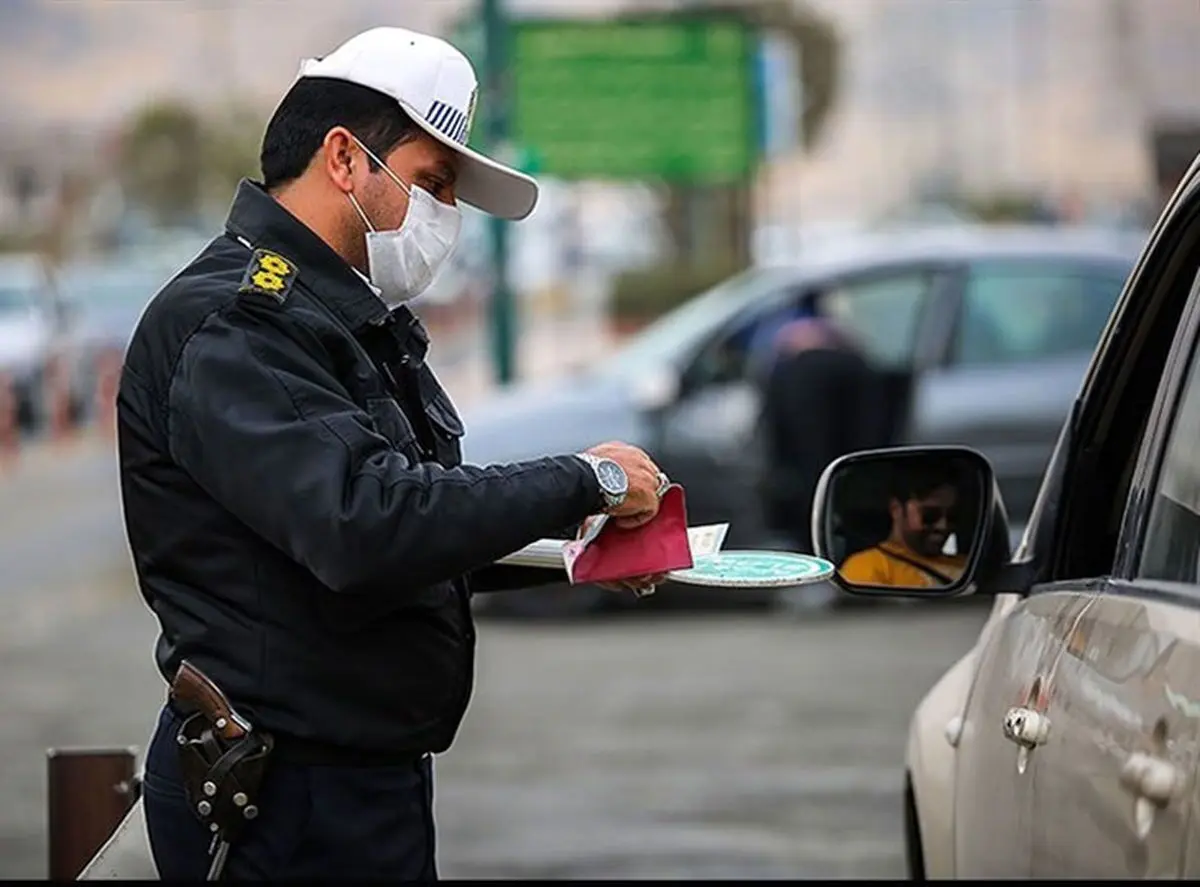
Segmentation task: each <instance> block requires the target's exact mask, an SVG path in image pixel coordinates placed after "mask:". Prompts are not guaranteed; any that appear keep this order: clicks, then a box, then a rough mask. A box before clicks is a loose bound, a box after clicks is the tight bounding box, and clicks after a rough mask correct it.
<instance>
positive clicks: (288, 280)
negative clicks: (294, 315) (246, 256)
mask: <svg viewBox="0 0 1200 887" xmlns="http://www.w3.org/2000/svg"><path fill="white" fill-rule="evenodd" d="M295 280H296V266H295V265H293V264H292V263H291V262H290V261H288V260H287V259H285V258H284V257H283V256H281V255H279V253H273V252H271V251H270V250H266V249H256V250H255V251H254V255H253V256H251V258H250V264H249V265H247V266H246V273H245V274H244V275H242V285H241V286H240V287H238V292H240V293H262V294H263V295H266V296H270V297H271V298H272V299H274V300H275V301H277V302H279V303H280V304H283V303H284V302H285V301H287V297H288V291H289V290H291V288H292V284H293V283H294V282H295Z"/></svg>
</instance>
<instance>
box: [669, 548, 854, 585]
mask: <svg viewBox="0 0 1200 887" xmlns="http://www.w3.org/2000/svg"><path fill="white" fill-rule="evenodd" d="M833 570H834V567H833V564H831V563H830V562H829V561H827V560H824V559H822V558H819V557H812V556H810V555H807V554H797V553H796V552H792V551H718V552H716V553H715V554H707V555H701V556H699V557H697V558H695V559H694V565H693V566H692V567H691V569H688V570H675V571H674V572H672V573H668V574H667V578H668V579H670V580H671V581H672V582H680V583H683V584H684V585H709V586H713V587H718V588H784V587H792V586H797V585H811V584H813V583H816V582H824V581H826V580H827V579H829V577H830V576H832V575H833Z"/></svg>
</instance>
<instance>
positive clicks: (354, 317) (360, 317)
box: [225, 179, 427, 338]
mask: <svg viewBox="0 0 1200 887" xmlns="http://www.w3.org/2000/svg"><path fill="white" fill-rule="evenodd" d="M225 228H226V230H227V231H228V232H229V233H230V234H231V235H233V236H234V237H235V238H238V239H244V240H246V241H248V242H249V243H250V244H251V245H252V246H253V248H255V249H258V248H260V247H261V248H263V249H269V250H273V251H275V252H277V253H279V254H280V255H281V256H283V257H284V258H285V259H288V260H290V261H291V262H292V264H294V265H295V266H296V267H297V268H298V269H299V270H298V272H297V276H298V277H299V279H300V280H301V281H303V282H304V283H305V285H306V287H307V289H309V290H310V291H311V292H312V293H313V294H314V295H315V296H316V297H317V298H318V299H320V300H321V302H322V303H323V304H324V305H325V306H326V307H327V308H329V310H330V311H332V312H333V313H334V314H336V315H337V316H338V318H339V319H340V320H341V321H342V322H343V323H345V324H346V326H347V327H349V328H350V330H351V331H352V332H357V331H359V330H361V329H362V328H363V327H364V326H367V325H368V324H373V325H376V326H380V325H383V324H385V323H387V322H389V319H392V320H395V321H397V322H399V325H400V326H401V327H402V328H408V327H410V326H412V325H414V324H415V325H416V326H417V327H420V321H418V320H417V318H416V316H415V315H414V314H413V313H412V312H411V311H410V310H409V309H408V308H407V307H405V306H401V307H400V308H397V309H396V310H395V311H388V307H387V305H386V304H384V302H383V300H382V299H380V298H379V296H378V295H376V294H375V292H374V290H372V288H371V285H370V283H369V282H368V281H367V279H366V278H365V277H363V276H362V275H361V274H359V272H358V271H357V270H356V269H355V268H354V267H353V266H351V265H350V264H349V263H348V262H346V260H345V259H343V258H342V257H341V256H339V255H338V254H337V253H336V252H334V250H333V248H332V247H330V246H329V244H327V243H326V242H325V241H324V240H322V239H321V238H320V237H318V236H317V234H316V233H315V232H314V231H313V230H312V229H311V228H309V227H308V226H307V225H305V224H304V223H303V222H301V221H300V220H299V219H298V218H296V217H295V216H294V215H292V214H291V213H290V212H289V211H288V210H287V208H285V207H284V206H283V204H281V203H280V202H279V201H278V200H276V199H275V198H274V197H272V196H271V195H270V194H268V193H267V192H266V190H265V189H264V188H263V186H262V185H261V184H259V183H258V182H252V181H250V180H249V179H242V181H241V182H240V183H239V184H238V189H237V193H236V194H235V195H234V198H233V205H232V206H231V207H230V209H229V218H228V219H227V220H226V222H225ZM420 333H422V334H423V333H424V329H421V330H420ZM426 338H427V337H426Z"/></svg>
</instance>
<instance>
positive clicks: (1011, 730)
mask: <svg viewBox="0 0 1200 887" xmlns="http://www.w3.org/2000/svg"><path fill="white" fill-rule="evenodd" d="M1004 735H1005V736H1006V737H1007V738H1008V739H1010V740H1011V741H1012V742H1015V743H1016V744H1017V745H1019V746H1022V747H1023V748H1036V747H1037V746H1039V745H1041V744H1042V743H1044V742H1045V741H1046V740H1047V739H1049V738H1050V719H1049V718H1048V717H1046V716H1045V715H1044V714H1042V713H1041V712H1040V711H1038V710H1037V709H1035V708H1027V707H1026V706H1024V705H1014V706H1013V707H1012V708H1010V709H1009V710H1008V712H1007V713H1006V714H1005V715H1004Z"/></svg>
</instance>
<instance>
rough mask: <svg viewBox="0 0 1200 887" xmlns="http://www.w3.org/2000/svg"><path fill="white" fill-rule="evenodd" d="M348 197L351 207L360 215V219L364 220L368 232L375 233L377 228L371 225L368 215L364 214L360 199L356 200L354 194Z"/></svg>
mask: <svg viewBox="0 0 1200 887" xmlns="http://www.w3.org/2000/svg"><path fill="white" fill-rule="evenodd" d="M346 196H347V197H349V198H350V205H351V206H352V207H354V211H355V212H356V213H358V217H359V218H360V219H362V221H363V224H364V225H366V226H367V230H368V231H370V232H371V233H375V226H374V225H372V224H371V220H370V219H368V218H367V214H366V213H365V212H363V208H362V206H361V205H360V204H359V202H358V198H356V197H355V196H354V195H353V194H347V195H346Z"/></svg>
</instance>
